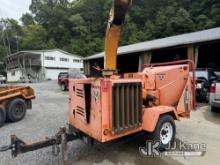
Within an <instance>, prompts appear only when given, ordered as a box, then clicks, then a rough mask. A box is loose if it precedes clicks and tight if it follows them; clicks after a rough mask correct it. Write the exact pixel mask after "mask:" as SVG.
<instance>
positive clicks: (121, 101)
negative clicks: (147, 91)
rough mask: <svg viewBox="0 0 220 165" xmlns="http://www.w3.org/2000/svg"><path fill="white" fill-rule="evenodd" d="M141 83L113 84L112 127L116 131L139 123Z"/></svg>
mask: <svg viewBox="0 0 220 165" xmlns="http://www.w3.org/2000/svg"><path fill="white" fill-rule="evenodd" d="M141 95H142V88H141V83H121V84H114V86H113V92H112V102H113V104H112V129H113V132H115V133H117V132H120V131H123V130H126V129H128V128H136V127H138V126H140V124H141V120H142V117H141V110H142V96H141Z"/></svg>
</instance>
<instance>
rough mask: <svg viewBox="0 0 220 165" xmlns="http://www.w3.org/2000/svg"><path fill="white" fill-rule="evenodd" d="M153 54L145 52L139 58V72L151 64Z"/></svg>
mask: <svg viewBox="0 0 220 165" xmlns="http://www.w3.org/2000/svg"><path fill="white" fill-rule="evenodd" d="M151 57H152V52H144V53H143V54H141V55H140V57H139V69H138V70H139V72H140V71H141V70H142V66H143V65H144V64H149V63H150V62H151Z"/></svg>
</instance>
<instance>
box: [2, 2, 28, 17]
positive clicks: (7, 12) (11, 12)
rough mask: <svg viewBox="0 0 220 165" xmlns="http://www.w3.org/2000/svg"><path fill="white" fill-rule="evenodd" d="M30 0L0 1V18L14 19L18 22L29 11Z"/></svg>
mask: <svg viewBox="0 0 220 165" xmlns="http://www.w3.org/2000/svg"><path fill="white" fill-rule="evenodd" d="M30 4H31V0H0V18H14V19H16V20H18V21H19V19H20V18H21V16H22V14H24V13H26V12H28V11H29V5H30Z"/></svg>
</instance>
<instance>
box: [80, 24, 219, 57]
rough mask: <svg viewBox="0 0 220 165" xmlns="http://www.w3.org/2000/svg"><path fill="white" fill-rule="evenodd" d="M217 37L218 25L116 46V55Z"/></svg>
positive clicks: (216, 38) (100, 54) (212, 39)
mask: <svg viewBox="0 0 220 165" xmlns="http://www.w3.org/2000/svg"><path fill="white" fill-rule="evenodd" d="M219 39H220V27H218V28H213V29H208V30H203V31H198V32H193V33H187V34H182V35H177V36H172V37H167V38H162V39H156V40H152V41H146V42H141V43H137V44H132V45H127V46H122V47H119V48H118V55H125V54H130V53H137V52H143V51H150V50H155V49H162V48H168V47H175V46H181V45H187V44H193V43H202V42H208V41H214V40H219ZM103 56H104V52H102V53H98V54H95V55H92V56H89V57H87V58H84V60H90V59H97V58H101V57H103Z"/></svg>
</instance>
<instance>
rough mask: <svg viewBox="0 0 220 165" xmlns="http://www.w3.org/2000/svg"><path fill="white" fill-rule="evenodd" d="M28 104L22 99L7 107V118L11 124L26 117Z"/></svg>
mask: <svg viewBox="0 0 220 165" xmlns="http://www.w3.org/2000/svg"><path fill="white" fill-rule="evenodd" d="M26 111H27V106H26V103H25V101H24V100H23V99H21V98H15V99H13V100H11V101H10V102H9V103H8V104H7V105H6V118H7V120H8V121H10V122H16V121H20V120H22V119H23V118H24V117H25V114H26Z"/></svg>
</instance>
